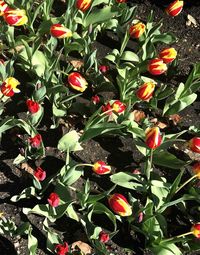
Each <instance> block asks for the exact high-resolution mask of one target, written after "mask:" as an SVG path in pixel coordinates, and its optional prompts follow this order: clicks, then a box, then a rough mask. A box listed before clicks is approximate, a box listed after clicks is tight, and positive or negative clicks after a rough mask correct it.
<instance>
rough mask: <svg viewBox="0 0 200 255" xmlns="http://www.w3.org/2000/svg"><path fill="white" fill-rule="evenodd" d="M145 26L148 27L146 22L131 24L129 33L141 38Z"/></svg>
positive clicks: (133, 36)
mask: <svg viewBox="0 0 200 255" xmlns="http://www.w3.org/2000/svg"><path fill="white" fill-rule="evenodd" d="M145 28H146V26H145V24H143V23H142V22H139V23H137V24H135V25H132V26H130V28H129V34H130V36H131V37H132V38H139V37H140V36H141V35H143V33H144V31H145Z"/></svg>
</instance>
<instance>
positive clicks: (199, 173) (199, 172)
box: [192, 162, 200, 179]
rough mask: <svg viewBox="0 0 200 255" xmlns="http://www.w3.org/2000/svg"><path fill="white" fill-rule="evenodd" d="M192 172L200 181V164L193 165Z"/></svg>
mask: <svg viewBox="0 0 200 255" xmlns="http://www.w3.org/2000/svg"><path fill="white" fill-rule="evenodd" d="M192 171H193V173H194V174H195V175H196V177H197V178H198V179H200V162H197V163H195V164H194V165H193V167H192Z"/></svg>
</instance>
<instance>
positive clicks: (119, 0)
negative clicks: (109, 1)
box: [116, 0, 127, 4]
mask: <svg viewBox="0 0 200 255" xmlns="http://www.w3.org/2000/svg"><path fill="white" fill-rule="evenodd" d="M116 2H117V3H120V4H121V3H126V2H127V0H116Z"/></svg>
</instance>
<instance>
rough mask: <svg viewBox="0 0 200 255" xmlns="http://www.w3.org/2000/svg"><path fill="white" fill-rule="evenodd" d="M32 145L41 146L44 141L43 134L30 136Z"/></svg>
mask: <svg viewBox="0 0 200 255" xmlns="http://www.w3.org/2000/svg"><path fill="white" fill-rule="evenodd" d="M28 141H29V143H30V145H31V147H33V148H39V147H40V145H41V143H42V136H41V135H40V134H37V135H35V136H34V137H30V138H29V139H28Z"/></svg>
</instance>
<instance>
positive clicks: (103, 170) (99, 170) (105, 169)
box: [92, 160, 111, 175]
mask: <svg viewBox="0 0 200 255" xmlns="http://www.w3.org/2000/svg"><path fill="white" fill-rule="evenodd" d="M92 170H93V171H94V172H95V173H96V174H99V175H103V174H109V173H110V172H111V166H109V165H107V164H106V163H105V162H104V161H100V160H99V161H97V162H96V163H94V165H93V167H92Z"/></svg>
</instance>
